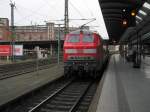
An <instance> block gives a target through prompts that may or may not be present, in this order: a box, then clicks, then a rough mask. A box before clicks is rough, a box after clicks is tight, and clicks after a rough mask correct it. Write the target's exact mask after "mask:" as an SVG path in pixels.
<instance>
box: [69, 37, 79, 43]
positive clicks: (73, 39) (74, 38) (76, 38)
mask: <svg viewBox="0 0 150 112" xmlns="http://www.w3.org/2000/svg"><path fill="white" fill-rule="evenodd" d="M79 41H80V37H79V36H70V37H69V38H68V41H67V42H79Z"/></svg>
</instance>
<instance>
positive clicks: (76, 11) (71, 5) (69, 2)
mask: <svg viewBox="0 0 150 112" xmlns="http://www.w3.org/2000/svg"><path fill="white" fill-rule="evenodd" d="M69 4H70V5H71V6H72V7H73V8H74V9H75V10H76V12H77V13H78V14H79V15H80V16H81V17H82V18H84V16H83V15H82V14H81V12H80V11H79V10H78V9H77V8H76V6H75V5H73V4H72V2H71V1H69Z"/></svg>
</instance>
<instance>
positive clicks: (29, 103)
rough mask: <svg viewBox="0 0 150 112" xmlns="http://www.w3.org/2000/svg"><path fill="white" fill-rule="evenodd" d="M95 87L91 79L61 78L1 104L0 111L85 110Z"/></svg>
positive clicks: (43, 111) (45, 111) (54, 111)
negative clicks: (5, 103)
mask: <svg viewBox="0 0 150 112" xmlns="http://www.w3.org/2000/svg"><path fill="white" fill-rule="evenodd" d="M96 88H97V83H96V82H93V81H91V80H74V79H72V80H69V81H68V79H63V80H61V81H56V82H55V83H53V84H50V85H47V86H46V87H44V88H42V89H40V90H38V91H37V90H36V92H34V93H30V94H28V95H26V96H24V98H20V99H18V100H16V101H15V103H12V104H9V105H6V106H3V108H1V109H0V111H1V112H75V111H77V112H86V111H87V110H88V107H89V105H90V102H91V100H92V97H93V96H94V93H95V91H96Z"/></svg>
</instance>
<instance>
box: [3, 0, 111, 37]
mask: <svg viewBox="0 0 150 112" xmlns="http://www.w3.org/2000/svg"><path fill="white" fill-rule="evenodd" d="M64 1H65V0H12V2H15V5H16V8H15V25H31V24H32V25H35V24H36V25H41V24H45V22H44V21H52V20H60V19H64ZM9 3H10V0H0V17H3V18H9V19H10V5H9ZM69 18H70V19H89V20H86V21H85V20H84V21H83V20H82V21H81V20H74V21H73V20H72V21H71V20H70V23H69V25H70V26H81V25H82V24H84V23H87V22H89V21H90V19H91V18H96V21H93V22H91V23H89V24H88V25H89V26H91V29H92V30H95V31H98V32H99V33H100V35H101V36H102V37H103V38H108V34H107V31H106V27H105V24H104V21H103V17H102V13H101V10H100V6H99V3H98V0H69ZM54 22H55V23H63V22H61V21H54Z"/></svg>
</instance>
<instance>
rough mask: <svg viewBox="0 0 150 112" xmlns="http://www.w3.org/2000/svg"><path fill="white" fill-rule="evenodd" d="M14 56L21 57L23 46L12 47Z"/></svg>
mask: <svg viewBox="0 0 150 112" xmlns="http://www.w3.org/2000/svg"><path fill="white" fill-rule="evenodd" d="M14 55H15V56H23V45H15V46H14Z"/></svg>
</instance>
